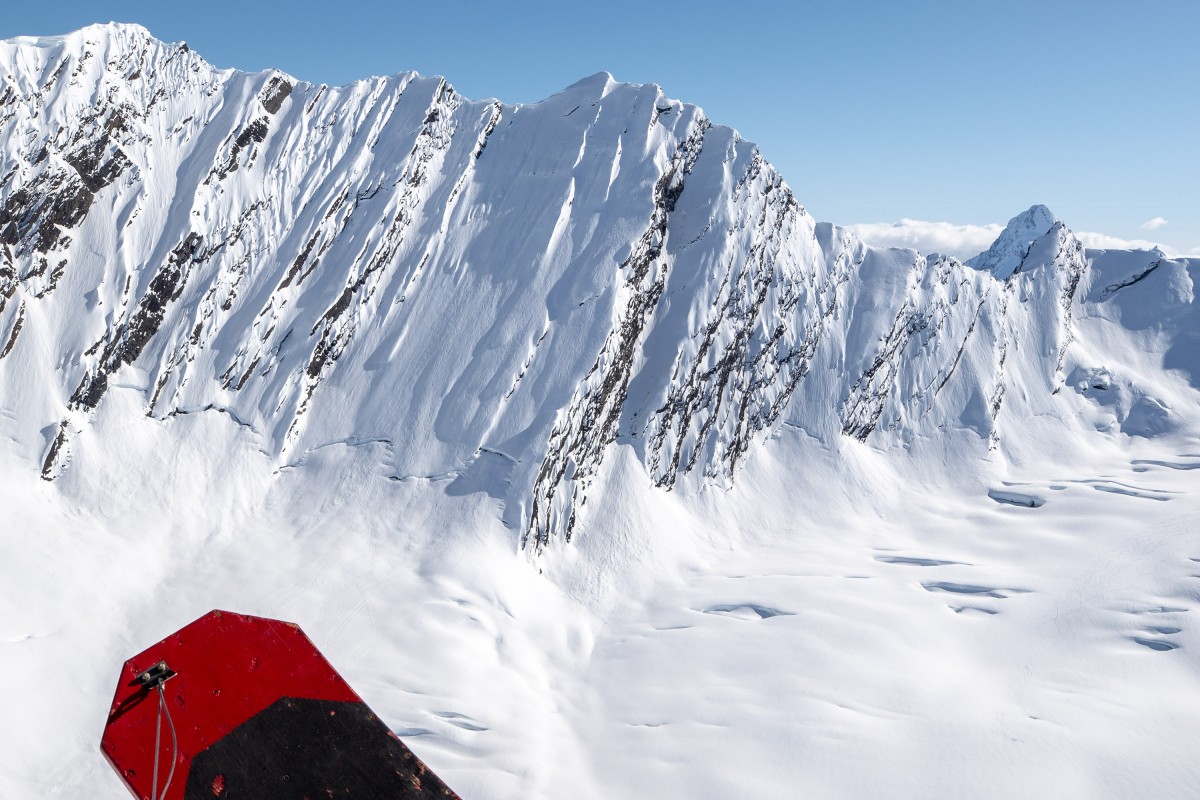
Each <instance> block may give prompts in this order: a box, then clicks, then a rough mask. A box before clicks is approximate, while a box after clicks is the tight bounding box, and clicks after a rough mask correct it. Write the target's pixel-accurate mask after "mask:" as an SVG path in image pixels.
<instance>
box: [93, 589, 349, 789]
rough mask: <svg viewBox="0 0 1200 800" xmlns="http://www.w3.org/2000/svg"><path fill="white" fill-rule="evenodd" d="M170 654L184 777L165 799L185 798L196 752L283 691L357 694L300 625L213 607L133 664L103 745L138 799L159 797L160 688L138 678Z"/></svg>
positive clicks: (163, 766) (170, 691)
mask: <svg viewBox="0 0 1200 800" xmlns="http://www.w3.org/2000/svg"><path fill="white" fill-rule="evenodd" d="M159 661H166V662H167V665H168V666H169V667H170V668H171V669H172V670H174V671H175V673H176V675H175V677H173V678H171V679H170V680H168V681H167V682H166V684H165V686H164V689H165V692H166V700H167V704H168V705H169V707H170V709H171V718H172V720H174V723H175V730H176V733H177V735H178V737H179V753H178V756H177V758H176V767H175V776H174V778H173V779H172V781H171V786H170V789H169V791H168V793H167V794H166V795H164V796H163V797H162V798H161V800H182V798H183V794H184V786H185V785H186V783H187V774H188V767H189V766H190V765H191V761H192V758H193V757H195V756H196V755H197V754H198V753H200V752H201V751H203V750H204V749H205V748H207V747H208V746H209V745H211V744H213V743H214V742H216V741H217V740H218V739H220V738H222V737H223V736H225V735H226V734H228V733H229V732H230V731H232V730H233V729H234V728H236V727H237V726H239V725H241V724H242V723H243V722H246V721H247V720H248V719H250V717H252V716H254V715H255V714H257V713H258V712H260V711H262V710H263V709H265V708H266V707H267V706H269V705H271V704H272V703H274V702H275V701H276V700H278V699H280V698H281V697H299V698H309V699H312V700H334V701H342V702H358V703H361V702H362V699H361V698H360V697H359V696H358V695H357V694H355V693H354V690H353V689H351V688H350V686H349V685H348V684H347V683H346V682H345V681H344V680H343V679H342V677H341V676H340V675H338V673H337V671H336V670H334V668H333V666H332V665H330V663H329V662H328V661H326V660H325V657H324V656H322V655H321V653H320V652H319V651H318V650H317V648H316V647H315V646H314V645H313V643H312V642H311V641H310V640H309V638H308V637H307V636H305V635H304V632H303V631H301V630H300V628H299V627H298V626H296V625H294V624H292V623H290V622H280V621H279V620H273V619H264V618H263V617H251V616H247V615H245V614H234V613H231V612H228V611H212V612H210V613H208V614H205V615H204V616H203V617H201V618H200V619H198V620H196V621H195V622H193V623H191V624H190V625H188V626H187V627H185V628H182V629H181V630H179V631H177V632H176V633H174V634H172V635H171V636H168V637H167V638H166V639H163V640H162V641H161V642H159V643H158V644H156V645H153V646H152V647H150V648H148V649H147V650H145V651H144V652H142V653H139V654H138V655H136V656H134V657H133V658H131V659H129V661H126V662H125V667H124V668H123V669H122V671H121V679H120V680H119V681H118V683H117V691H116V694H115V695H114V697H113V703H112V710H111V711H110V712H109V717H108V724H107V725H106V726H105V728H104V737H103V739H102V740H101V744H100V749H101V750H102V751H103V752H104V755H105V757H106V758H108V761H109V763H110V764H112V766H113V768H114V769H115V770H116V771H117V774H118V775H120V776H121V779H122V780H124V781H125V785H126V786H128V787H129V790H130V791H131V792H132V793H133V795H134V796H135V797H138V798H142V800H149V799H150V788H151V787H150V784H151V776H152V775H153V772H154V756H155V754H154V728H155V720H156V717H157V714H158V705H159V699H158V692H157V691H156V690H152V691H147V690H145V689H144V688H142V686H141V685H140V684H138V682H137V676H138V675H139V674H141V673H142V672H143V671H145V670H146V669H149V668H150V667H152V666H153V665H154V664H156V663H158V662H159ZM172 750H173V748H172V744H171V735H170V731H169V728H168V727H167V722H166V720H165V719H164V720H163V723H162V741H161V744H160V748H159V753H158V756H159V759H160V761H159V767H158V770H159V791H160V792H161V789H162V785H163V783H165V782H166V775H167V772H168V771H169V770H170V767H171V764H170V760H171V754H172Z"/></svg>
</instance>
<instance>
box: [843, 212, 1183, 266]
mask: <svg viewBox="0 0 1200 800" xmlns="http://www.w3.org/2000/svg"><path fill="white" fill-rule="evenodd" d="M1150 222H1154V220H1150ZM845 227H846V229H847V230H849V231H851V232H852V233H854V235H856V236H857V237H858V238H860V239H862V240H863V241H864V242H866V243H867V244H869V245H871V246H873V247H907V248H909V249H912V250H917V251H919V252H921V253H925V254H929V253H942V254H944V255H950V256H955V257H956V258H958V259H959V260H961V261H966V260H967V259H968V258H972V257H974V256H976V255H978V254H979V253H982V252H983V251H984V250H987V249H988V247H990V246H991V244H992V242H993V241H995V239H996V237H997V236H999V235H1000V232H1001V231H1002V230H1004V226H1003V225H1000V224H997V223H993V224H990V225H955V224H954V223H951V222H929V221H927V220H919V219H902V220H900V221H899V222H864V223H858V224H854V225H847V226H845ZM1142 227H1145V225H1143V226H1142ZM1074 233H1075V236H1076V237H1077V238H1078V239H1079V241H1081V242H1082V243H1083V246H1084V247H1090V248H1092V249H1095V250H1151V249H1153V248H1155V247H1157V248H1159V249H1160V250H1162V251H1163V252H1164V253H1166V254H1167V255H1168V256H1169V257H1171V258H1188V257H1190V258H1196V257H1198V255H1200V254H1198V253H1197V252H1194V251H1193V252H1187V253H1185V252H1180V251H1177V250H1175V249H1174V248H1171V247H1167V246H1165V245H1163V244H1161V243H1159V242H1152V241H1150V240H1148V239H1122V238H1120V237H1118V236H1109V235H1108V234H1104V233H1091V232H1088V231H1075V232H1074Z"/></svg>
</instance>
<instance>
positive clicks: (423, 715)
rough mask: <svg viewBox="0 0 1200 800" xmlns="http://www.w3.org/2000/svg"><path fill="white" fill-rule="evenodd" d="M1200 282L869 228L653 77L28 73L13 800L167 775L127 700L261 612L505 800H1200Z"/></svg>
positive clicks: (130, 39) (0, 607)
mask: <svg viewBox="0 0 1200 800" xmlns="http://www.w3.org/2000/svg"><path fill="white" fill-rule="evenodd" d="M798 179H799V180H800V181H802V180H803V177H802V176H798ZM1198 278H1200V262H1197V261H1195V260H1192V261H1188V260H1173V259H1170V258H1167V257H1166V256H1165V255H1164V254H1163V253H1161V252H1158V251H1098V250H1087V249H1085V248H1084V247H1083V246H1082V245H1081V244H1080V242H1079V241H1078V240H1077V239H1076V237H1075V236H1074V235H1073V234H1072V233H1071V231H1070V229H1069V228H1068V227H1067V226H1066V225H1065V224H1064V223H1063V222H1062V221H1060V220H1057V219H1056V218H1055V217H1054V215H1053V214H1052V213H1051V212H1050V211H1049V210H1048V209H1046V208H1044V207H1042V206H1034V207H1033V208H1031V209H1029V210H1028V211H1026V212H1024V213H1022V214H1020V215H1018V216H1017V217H1015V218H1014V219H1013V220H1012V221H1011V222H1010V224H1009V226H1008V227H1007V229H1006V230H1005V231H1004V232H1003V233H1002V234H1001V236H1000V237H999V238H998V239H997V241H996V243H995V244H994V245H993V246H992V247H991V248H990V249H989V250H988V251H986V252H985V253H981V254H980V255H979V256H977V257H976V258H974V259H971V260H969V261H968V262H966V263H961V262H959V261H957V260H956V259H953V258H948V257H939V256H936V255H922V254H918V253H916V252H913V251H911V250H879V249H873V248H870V247H867V246H865V245H864V244H862V243H861V242H860V241H858V240H857V239H856V238H855V237H854V236H853V235H852V234H850V233H849V232H847V231H845V230H843V229H841V228H838V227H836V226H832V225H829V224H827V223H818V222H816V221H814V220H813V219H812V218H811V217H810V216H809V215H808V214H807V213H806V212H805V210H804V209H803V207H802V206H800V205H799V203H798V202H797V200H796V198H795V197H794V196H793V194H792V191H791V189H790V188H789V187H788V185H787V184H785V183H784V182H783V180H782V179H781V177H780V176H779V175H778V174H777V173H776V172H775V171H774V170H773V169H772V168H771V166H770V165H769V164H768V163H767V162H765V161H764V160H763V158H762V156H761V155H760V154H759V153H758V151H757V149H756V148H755V147H754V145H753V144H751V143H749V142H746V141H744V140H742V139H741V138H740V137H739V136H738V135H737V133H736V132H735V131H733V130H732V129H729V128H725V127H722V126H720V125H714V124H712V123H710V122H709V121H708V120H707V119H706V118H705V117H704V115H703V113H702V112H701V111H700V110H699V109H697V108H696V107H694V106H689V105H686V104H681V103H679V102H677V101H674V100H670V99H668V98H666V97H664V96H663V95H662V93H661V92H660V91H659V90H658V88H657V87H654V86H635V85H630V84H622V83H617V82H615V81H614V80H613V79H612V78H611V77H609V76H608V75H606V74H600V75H596V76H593V77H591V78H587V79H585V80H583V81H580V82H579V83H577V84H575V85H574V86H571V87H569V88H568V89H566V90H564V91H563V92H561V93H559V94H557V95H555V96H553V97H551V98H549V99H547V100H545V101H543V102H541V103H537V104H533V105H525V106H511V105H505V104H503V103H500V102H496V101H472V100H468V99H466V98H463V97H461V96H460V95H458V94H457V93H456V92H455V91H454V90H453V88H451V87H450V85H449V84H447V83H446V82H445V81H444V80H442V79H440V78H425V77H422V76H419V75H416V74H413V73H407V74H400V75H396V76H393V77H391V78H375V79H370V80H367V81H361V82H358V83H354V84H351V85H349V86H345V87H340V88H332V87H327V86H314V85H311V84H305V83H298V82H296V81H295V80H294V79H292V78H290V77H289V76H287V75H284V74H281V73H278V72H273V71H269V72H264V73H257V74H249V73H243V72H237V71H233V70H218V69H215V68H214V67H212V66H211V65H209V64H207V63H206V62H205V61H204V60H203V59H202V58H200V57H199V56H198V55H197V54H195V53H193V52H191V51H190V50H189V49H188V48H187V46H186V45H182V44H176V45H168V44H163V43H161V42H158V41H156V40H155V39H153V38H152V37H151V36H150V35H149V34H148V33H147V32H146V31H145V30H143V29H141V28H138V27H136V26H122V25H109V26H94V27H91V28H87V29H84V30H82V31H79V32H77V33H74V34H70V35H68V36H65V37H56V38H44V39H33V38H28V39H14V40H9V41H7V42H3V43H0V436H2V438H0V465H2V472H0V474H2V475H3V478H4V480H3V481H2V482H0V509H3V515H4V516H3V522H2V523H0V524H3V528H4V530H3V534H2V536H3V538H2V539H0V541H2V542H3V546H4V553H5V556H6V557H5V559H4V560H3V561H2V562H0V581H2V582H3V585H4V587H5V588H4V591H3V593H2V594H0V675H3V676H4V677H5V680H4V681H3V685H4V687H5V688H4V689H3V690H0V692H2V694H0V700H3V707H4V708H5V709H6V713H5V719H6V722H7V723H8V724H7V725H6V729H5V732H4V733H3V734H0V737H2V738H0V742H3V745H4V746H3V747H0V796H3V797H9V796H12V797H25V796H39V795H48V796H62V797H88V796H98V797H112V798H116V797H119V796H121V792H122V789H121V787H120V784H119V783H118V782H117V780H116V779H115V778H113V777H111V776H109V775H108V774H107V773H106V770H107V766H106V765H105V764H104V762H103V760H102V758H101V757H100V756H99V753H98V751H97V749H96V743H97V741H98V738H99V732H100V729H101V727H102V725H103V718H104V714H105V712H106V711H107V703H108V699H109V698H110V697H111V693H112V688H113V687H112V685H111V681H112V680H114V679H115V676H116V673H117V669H118V667H119V665H120V663H121V662H122V661H123V660H124V658H126V657H127V656H128V655H129V654H130V653H132V652H136V651H137V650H140V649H142V648H143V647H145V646H146V645H147V644H149V643H151V642H153V641H155V640H157V639H159V638H161V637H162V636H163V635H165V634H167V633H169V632H170V631H171V630H174V629H175V628H177V627H180V626H181V625H183V624H184V623H186V622H188V621H190V620H191V619H193V618H194V617H196V616H199V615H200V614H202V613H204V612H205V611H207V610H209V609H210V608H213V607H226V608H233V609H236V610H240V611H246V612H249V613H259V614H265V615H270V616H280V617H285V618H289V619H293V620H295V621H297V622H300V623H301V624H302V625H303V626H304V627H305V629H306V630H308V631H309V633H310V635H312V637H313V638H314V640H316V642H317V643H318V645H319V646H321V647H322V648H323V649H325V650H326V651H327V654H328V655H329V656H330V657H331V659H332V660H333V661H334V663H335V664H338V665H339V666H341V667H342V668H343V672H344V673H345V674H346V676H347V678H348V679H349V680H350V682H351V683H352V684H354V685H355V686H356V687H357V688H359V689H360V691H361V692H362V694H363V695H364V696H365V697H366V699H367V700H368V702H370V703H371V704H372V706H373V707H375V708H376V710H377V711H379V712H380V713H381V714H383V716H384V717H385V719H386V720H387V721H388V722H389V723H390V724H392V726H393V727H394V728H395V729H396V730H397V731H398V732H399V733H400V735H401V736H402V737H404V738H405V740H406V741H407V742H409V743H410V744H411V745H412V747H413V748H414V749H415V750H416V751H417V752H418V754H419V755H421V757H422V758H424V759H426V760H427V761H428V762H429V763H430V764H431V765H432V766H433V767H434V768H435V769H436V770H437V771H438V772H439V773H441V774H443V775H444V777H445V778H446V779H447V781H448V782H449V783H450V784H451V785H452V786H453V787H455V788H456V790H457V791H459V792H460V794H462V796H463V797H464V798H468V799H473V798H517V797H521V798H531V797H532V798H542V797H545V798H551V797H574V798H592V797H596V798H599V797H612V796H619V797H631V798H632V797H654V796H668V797H673V796H679V797H683V796H688V797H698V798H700V797H704V798H726V797H731V796H759V797H781V798H783V797H794V796H814V797H847V798H849V797H863V796H896V797H913V798H917V797H930V796H955V797H981V798H986V797H996V798H1001V797H1003V798H1014V797H1029V798H1038V797H1047V796H1054V797H1057V798H1070V797H1079V798H1095V797H1114V798H1116V797H1140V796H1147V795H1148V794H1149V795H1151V796H1153V795H1154V794H1155V793H1157V794H1164V795H1171V796H1180V795H1181V794H1185V793H1186V792H1187V791H1188V787H1194V786H1195V785H1200V767H1197V766H1196V765H1195V760H1194V758H1193V757H1192V755H1190V754H1193V753H1194V752H1195V751H1196V750H1197V748H1200V694H1198V693H1196V692H1195V686H1196V681H1197V679H1198V678H1200V656H1198V655H1197V654H1198V653H1200V636H1198V634H1197V633H1196V627H1195V622H1194V620H1193V617H1195V616H1196V615H1197V614H1200V498H1198V495H1197V491H1196V490H1197V489H1198V488H1200V485H1198V484H1200V482H1198V480H1197V478H1198V477H1200V472H1198V471H1196V470H1198V469H1200V310H1198V309H1200V306H1198V305H1197V303H1196V302H1195V297H1194V284H1195V282H1196V280H1197V279H1198Z"/></svg>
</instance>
